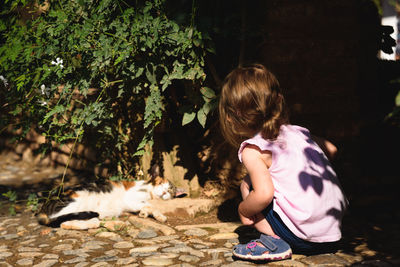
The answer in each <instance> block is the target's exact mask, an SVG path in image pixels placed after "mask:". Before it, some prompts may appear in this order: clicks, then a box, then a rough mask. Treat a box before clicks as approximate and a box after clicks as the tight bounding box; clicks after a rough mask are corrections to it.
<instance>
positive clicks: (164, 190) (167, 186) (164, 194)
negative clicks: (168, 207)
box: [150, 165, 186, 200]
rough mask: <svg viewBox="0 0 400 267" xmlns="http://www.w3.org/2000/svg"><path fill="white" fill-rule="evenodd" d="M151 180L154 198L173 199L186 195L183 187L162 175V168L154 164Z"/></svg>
mask: <svg viewBox="0 0 400 267" xmlns="http://www.w3.org/2000/svg"><path fill="white" fill-rule="evenodd" d="M150 177H151V178H150V182H151V184H152V186H153V190H152V195H153V198H160V199H164V200H167V199H172V198H175V197H182V196H184V195H186V194H185V193H183V190H182V189H179V188H177V187H176V186H175V185H174V184H173V183H172V182H171V181H169V180H168V179H166V178H163V177H161V176H160V168H159V166H158V165H154V166H153V167H152V168H151V172H150Z"/></svg>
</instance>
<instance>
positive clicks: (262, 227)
mask: <svg viewBox="0 0 400 267" xmlns="http://www.w3.org/2000/svg"><path fill="white" fill-rule="evenodd" d="M256 221H257V222H256V223H254V225H253V226H254V228H256V229H257V231H259V232H260V233H263V234H266V235H270V236H273V237H276V236H277V235H276V234H275V232H274V230H272V227H271V225H270V224H269V222H268V221H267V219H265V217H264V216H263V215H262V213H260V214H258V215H257V220H256Z"/></svg>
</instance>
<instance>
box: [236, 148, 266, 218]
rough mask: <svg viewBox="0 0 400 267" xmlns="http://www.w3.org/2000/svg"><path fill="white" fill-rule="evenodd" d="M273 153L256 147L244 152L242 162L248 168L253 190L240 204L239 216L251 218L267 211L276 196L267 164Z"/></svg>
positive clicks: (246, 149)
mask: <svg viewBox="0 0 400 267" xmlns="http://www.w3.org/2000/svg"><path fill="white" fill-rule="evenodd" d="M270 159H271V153H270V152H268V151H263V152H261V150H260V149H259V148H258V147H257V146H254V145H247V146H246V147H245V148H244V149H243V151H242V162H243V164H244V166H245V167H246V169H247V171H248V173H249V177H250V181H251V185H252V187H253V190H252V191H250V193H249V194H248V196H247V197H246V198H245V199H244V200H243V201H242V202H241V203H240V204H239V209H238V211H239V214H240V215H242V216H244V217H246V218H251V217H253V216H254V215H256V214H258V213H260V212H261V211H262V210H263V209H265V208H266V207H267V206H268V205H269V204H270V203H271V201H272V198H273V196H274V185H273V183H272V179H271V175H270V173H269V171H268V167H267V162H269V161H270Z"/></svg>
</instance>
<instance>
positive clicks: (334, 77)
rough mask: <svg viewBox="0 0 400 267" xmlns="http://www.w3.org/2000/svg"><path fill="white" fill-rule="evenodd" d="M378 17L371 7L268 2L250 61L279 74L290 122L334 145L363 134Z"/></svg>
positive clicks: (339, 0) (303, 0) (344, 2)
mask: <svg viewBox="0 0 400 267" xmlns="http://www.w3.org/2000/svg"><path fill="white" fill-rule="evenodd" d="M250 9H251V7H250ZM377 15H378V14H377V11H376V10H375V9H374V6H372V5H371V4H370V3H368V1H357V0H350V1H349V0H334V1H320V0H319V1H318V0H314V1H309V0H297V1H292V0H270V1H265V3H264V4H263V10H261V11H259V15H258V16H256V19H254V18H253V20H252V21H251V23H252V25H254V24H259V25H261V26H262V27H261V29H262V32H263V36H262V39H260V40H258V43H254V40H249V43H248V46H249V47H250V48H252V47H254V49H249V50H251V51H256V52H255V53H254V52H253V53H251V54H250V55H248V57H249V58H252V59H255V60H258V61H261V62H262V63H264V64H265V65H266V66H267V67H268V68H270V69H271V70H272V72H274V73H275V74H276V76H277V77H278V79H279V81H280V82H281V85H282V87H283V88H284V89H285V90H286V97H287V102H288V105H289V107H290V110H291V118H292V122H294V123H298V124H301V125H304V126H306V127H308V128H310V129H311V130H312V131H313V132H315V133H316V134H319V135H322V136H326V137H329V138H333V139H343V138H346V137H349V136H355V135H357V134H359V131H360V127H361V125H360V124H361V120H360V119H361V118H360V116H361V112H362V105H363V103H361V102H362V97H361V95H362V94H365V91H364V92H361V91H362V90H363V89H361V88H360V87H361V86H363V85H365V84H371V83H372V84H375V83H376V82H375V81H374V80H376V79H377V76H376V73H374V72H373V71H374V70H376V54H377V47H376V38H377V27H378V25H379V24H378V23H379V21H378V20H377V19H378V17H377ZM252 42H253V43H252ZM368 70H372V71H368ZM366 72H368V73H369V74H368V76H366V75H365V74H366Z"/></svg>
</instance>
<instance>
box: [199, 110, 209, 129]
mask: <svg viewBox="0 0 400 267" xmlns="http://www.w3.org/2000/svg"><path fill="white" fill-rule="evenodd" d="M197 120H198V121H199V123H200V124H201V126H203V128H204V127H205V126H206V120H207V115H206V114H205V113H204V110H203V109H202V108H201V109H200V110H199V111H197Z"/></svg>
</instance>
